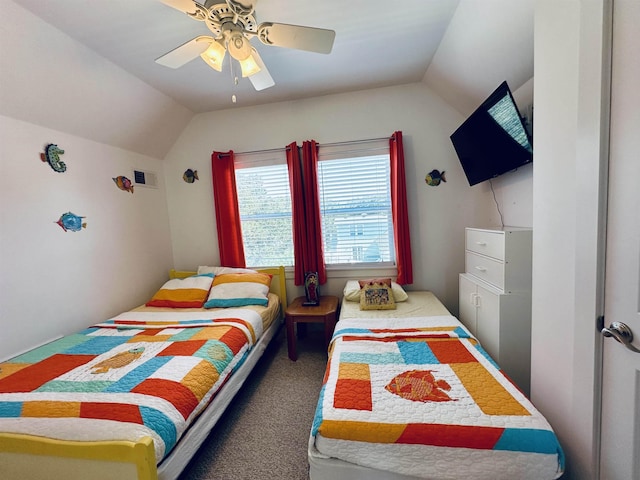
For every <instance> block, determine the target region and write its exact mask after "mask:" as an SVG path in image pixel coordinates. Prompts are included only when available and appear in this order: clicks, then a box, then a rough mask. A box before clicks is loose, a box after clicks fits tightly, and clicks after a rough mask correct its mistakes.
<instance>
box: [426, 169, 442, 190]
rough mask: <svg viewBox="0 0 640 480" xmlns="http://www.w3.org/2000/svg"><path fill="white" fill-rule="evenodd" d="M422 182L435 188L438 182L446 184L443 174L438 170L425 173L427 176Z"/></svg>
mask: <svg viewBox="0 0 640 480" xmlns="http://www.w3.org/2000/svg"><path fill="white" fill-rule="evenodd" d="M424 181H425V182H427V185H429V186H431V187H437V186H438V185H440V182H446V181H447V179H446V178H444V172H440V170H431V171H430V172H429V173H427V176H426V177H424Z"/></svg>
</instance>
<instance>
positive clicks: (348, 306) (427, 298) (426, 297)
mask: <svg viewBox="0 0 640 480" xmlns="http://www.w3.org/2000/svg"><path fill="white" fill-rule="evenodd" d="M407 294H408V295H409V298H408V299H407V300H405V301H404V302H396V308H395V309H394V310H375V312H373V313H372V311H371V310H360V303H359V302H350V301H348V300H346V299H345V298H344V297H343V299H342V304H341V306H340V319H343V318H369V317H371V316H375V317H376V318H395V317H428V316H432V315H450V312H449V310H447V307H445V306H444V305H443V303H442V302H441V301H440V300H439V299H438V297H436V296H435V295H434V294H433V292H429V291H419V292H407Z"/></svg>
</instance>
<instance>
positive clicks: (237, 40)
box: [227, 32, 251, 62]
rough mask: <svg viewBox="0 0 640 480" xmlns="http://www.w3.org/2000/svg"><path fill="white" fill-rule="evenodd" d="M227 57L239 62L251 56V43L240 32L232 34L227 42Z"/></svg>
mask: <svg viewBox="0 0 640 480" xmlns="http://www.w3.org/2000/svg"><path fill="white" fill-rule="evenodd" d="M227 48H228V49H229V55H231V56H232V57H233V58H235V59H236V60H238V61H239V62H241V61H243V60H245V59H247V58H249V57H250V56H251V43H249V40H247V39H246V38H245V36H244V35H243V34H242V33H241V32H233V33H232V34H231V35H230V37H229V41H228V42H227Z"/></svg>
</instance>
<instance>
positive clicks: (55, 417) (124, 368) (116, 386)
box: [0, 309, 262, 463]
mask: <svg viewBox="0 0 640 480" xmlns="http://www.w3.org/2000/svg"><path fill="white" fill-rule="evenodd" d="M261 335H262V319H261V318H260V315H259V314H258V313H256V312H255V311H251V310H248V309H226V310H225V311H221V312H203V313H200V312H195V313H194V312H177V313H173V312H125V313H123V314H121V315H118V316H117V317H114V318H112V319H111V320H108V321H106V322H104V323H100V324H97V325H94V326H92V327H90V328H87V329H86V330H84V331H82V332H79V333H77V334H74V335H69V336H66V337H63V338H61V339H59V340H56V341H54V342H52V343H49V344H47V345H43V346H41V347H39V348H36V349H34V350H31V351H29V352H27V353H24V354H22V355H19V356H17V357H15V358H13V359H11V360H9V361H7V362H4V363H0V431H2V432H9V433H22V434H30V435H37V436H43V437H50V438H56V439H60V440H78V441H100V440H129V441H137V440H140V439H141V438H142V437H145V436H151V437H152V438H153V440H154V446H155V451H156V460H157V462H158V463H159V462H160V461H161V460H162V459H163V458H164V457H165V456H166V455H167V454H168V453H169V452H170V451H171V449H172V448H173V447H174V445H175V444H176V443H177V441H178V440H179V439H180V437H181V435H182V434H183V433H184V431H185V430H186V429H187V427H188V426H189V425H190V424H191V423H192V422H193V421H194V420H195V418H196V417H197V416H198V415H199V414H200V413H201V412H202V410H203V409H204V408H205V407H206V406H207V405H208V404H209V402H210V401H211V400H212V398H213V397H214V396H215V394H216V392H217V391H218V390H219V389H220V387H221V386H222V385H223V384H224V383H225V381H226V380H227V379H228V378H229V376H230V375H231V374H232V372H234V371H235V370H236V369H237V368H238V367H239V366H240V365H241V364H242V362H243V361H244V359H245V357H246V356H247V354H248V352H249V351H250V350H251V348H252V346H253V345H254V344H255V343H256V340H257V339H258V338H260V336H261Z"/></svg>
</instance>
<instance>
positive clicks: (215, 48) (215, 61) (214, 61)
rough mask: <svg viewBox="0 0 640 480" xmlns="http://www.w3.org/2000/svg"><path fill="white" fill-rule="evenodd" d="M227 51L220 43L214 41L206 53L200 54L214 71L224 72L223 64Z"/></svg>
mask: <svg viewBox="0 0 640 480" xmlns="http://www.w3.org/2000/svg"><path fill="white" fill-rule="evenodd" d="M226 53H227V50H226V49H225V48H224V45H222V44H221V43H220V42H219V41H217V40H214V41H213V42H211V44H210V45H209V48H207V49H206V50H205V51H204V52H202V53H201V54H200V57H201V58H202V59H203V60H204V61H205V62H206V63H207V65H209V66H210V67H211V68H213V69H214V70H217V71H219V72H221V71H222V62H223V61H224V56H225V54H226Z"/></svg>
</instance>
